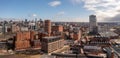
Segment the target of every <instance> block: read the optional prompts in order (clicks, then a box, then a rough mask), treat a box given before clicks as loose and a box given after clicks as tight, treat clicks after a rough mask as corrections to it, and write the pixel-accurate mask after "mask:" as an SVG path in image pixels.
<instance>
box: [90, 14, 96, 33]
mask: <svg viewBox="0 0 120 58" xmlns="http://www.w3.org/2000/svg"><path fill="white" fill-rule="evenodd" d="M89 24H90V26H89V29H90V30H89V31H90V32H93V33H97V32H98V26H97V25H98V24H97V19H96V16H95V15H90V16H89Z"/></svg>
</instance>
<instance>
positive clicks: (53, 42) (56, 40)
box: [41, 36, 64, 53]
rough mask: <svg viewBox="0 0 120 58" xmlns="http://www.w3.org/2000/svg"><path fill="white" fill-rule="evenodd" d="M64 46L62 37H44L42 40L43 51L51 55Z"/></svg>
mask: <svg viewBox="0 0 120 58" xmlns="http://www.w3.org/2000/svg"><path fill="white" fill-rule="evenodd" d="M63 46H64V39H62V38H61V36H51V37H43V38H42V40H41V50H42V51H44V52H46V53H50V52H53V51H55V50H58V49H60V48H62V47H63Z"/></svg>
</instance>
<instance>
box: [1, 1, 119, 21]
mask: <svg viewBox="0 0 120 58" xmlns="http://www.w3.org/2000/svg"><path fill="white" fill-rule="evenodd" d="M113 3H114V4H113ZM0 4H1V5H0V7H1V9H0V19H1V20H2V19H4V18H7V20H8V18H15V19H21V18H22V19H23V20H24V19H28V20H32V19H33V18H42V19H51V20H52V21H63V22H64V21H65V22H67V21H69V22H88V21H89V19H88V17H89V15H91V14H95V15H96V16H97V18H98V19H97V20H98V22H99V21H119V15H120V14H119V10H120V9H119V5H120V1H119V0H1V2H0Z"/></svg>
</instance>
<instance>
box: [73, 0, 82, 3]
mask: <svg viewBox="0 0 120 58" xmlns="http://www.w3.org/2000/svg"><path fill="white" fill-rule="evenodd" d="M71 2H72V4H79V3H81V0H71Z"/></svg>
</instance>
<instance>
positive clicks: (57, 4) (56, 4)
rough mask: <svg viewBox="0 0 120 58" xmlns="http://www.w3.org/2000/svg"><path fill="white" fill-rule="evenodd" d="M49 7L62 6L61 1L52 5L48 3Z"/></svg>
mask: <svg viewBox="0 0 120 58" xmlns="http://www.w3.org/2000/svg"><path fill="white" fill-rule="evenodd" d="M48 5H50V6H52V7H56V6H59V5H61V1H52V2H50V3H48Z"/></svg>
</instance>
